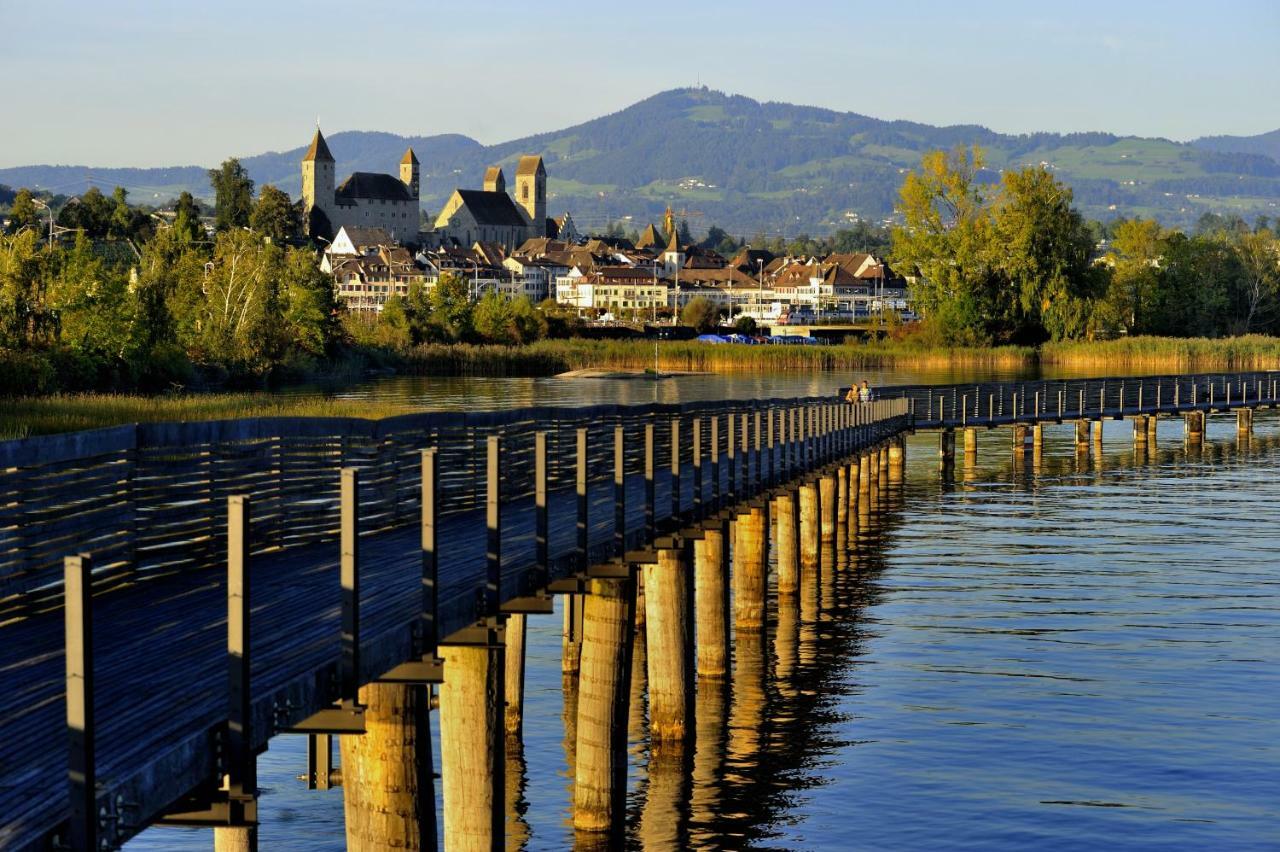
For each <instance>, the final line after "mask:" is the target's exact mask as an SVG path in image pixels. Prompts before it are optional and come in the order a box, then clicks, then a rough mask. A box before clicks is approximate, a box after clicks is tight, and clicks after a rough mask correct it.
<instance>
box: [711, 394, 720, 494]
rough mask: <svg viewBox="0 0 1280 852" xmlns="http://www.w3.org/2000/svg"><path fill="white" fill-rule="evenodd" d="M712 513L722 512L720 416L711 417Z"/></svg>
mask: <svg viewBox="0 0 1280 852" xmlns="http://www.w3.org/2000/svg"><path fill="white" fill-rule="evenodd" d="M710 439H711V444H710V449H711V507H710V511H711V512H718V511H720V415H718V414H713V415H711V435H710Z"/></svg>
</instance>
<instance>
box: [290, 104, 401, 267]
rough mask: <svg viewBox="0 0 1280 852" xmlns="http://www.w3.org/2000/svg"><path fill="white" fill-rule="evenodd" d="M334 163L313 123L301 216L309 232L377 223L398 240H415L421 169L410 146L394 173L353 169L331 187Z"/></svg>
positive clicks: (329, 235) (325, 235) (322, 235)
mask: <svg viewBox="0 0 1280 852" xmlns="http://www.w3.org/2000/svg"><path fill="white" fill-rule="evenodd" d="M335 165H336V164H335V162H334V159H333V154H331V153H330V152H329V145H328V144H327V143H326V142H325V139H324V134H322V133H321V132H320V128H318V127H317V128H316V135H315V136H314V137H312V139H311V147H309V148H308V149H307V152H306V154H304V155H303V157H302V212H303V220H302V221H303V227H304V229H305V230H306V232H307V234H309V235H310V236H312V237H316V238H318V239H321V240H332V239H333V237H334V235H335V234H337V233H338V231H339V230H340V229H341V228H343V227H345V226H351V227H356V228H381V229H382V230H384V231H386V232H387V233H388V234H390V235H391V237H392V239H394V240H398V241H399V242H401V243H415V242H416V241H417V236H418V227H419V222H418V209H419V205H418V199H419V192H420V182H419V181H420V168H419V164H418V158H417V156H416V155H415V154H414V153H413V149H412V148H409V149H406V150H405V152H404V157H403V158H402V159H401V160H400V173H399V175H398V176H397V175H388V174H379V173H375V172H353V173H352V174H351V175H350V176H349V177H348V178H347V179H346V180H344V181H343V182H342V183H341V184H338V185H337V186H335V185H334V180H335V178H334V170H335Z"/></svg>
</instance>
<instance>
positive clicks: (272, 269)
mask: <svg viewBox="0 0 1280 852" xmlns="http://www.w3.org/2000/svg"><path fill="white" fill-rule="evenodd" d="M282 259H283V253H282V252H281V250H280V248H279V247H277V246H273V245H269V244H265V243H264V242H263V240H262V238H261V237H259V236H257V235H256V234H251V233H249V232H247V231H240V230H233V231H226V232H224V233H222V234H219V235H218V239H217V243H216V245H215V247H214V254H213V261H212V264H211V266H210V267H209V269H208V271H207V273H206V275H205V279H204V286H203V292H204V296H205V298H204V303H203V306H202V307H203V311H202V314H203V315H202V318H201V323H200V334H199V337H198V340H199V347H200V349H199V354H200V356H201V357H202V358H205V359H210V360H215V361H219V362H223V363H228V364H230V365H232V366H233V367H235V368H237V369H246V370H249V371H260V370H262V369H265V368H267V367H270V366H271V365H273V364H275V363H278V362H279V360H280V358H281V357H282V356H283V354H284V350H285V348H286V346H287V341H286V339H285V335H284V334H283V331H284V323H283V322H282V319H283V318H282V316H281V298H280V279H281V267H282Z"/></svg>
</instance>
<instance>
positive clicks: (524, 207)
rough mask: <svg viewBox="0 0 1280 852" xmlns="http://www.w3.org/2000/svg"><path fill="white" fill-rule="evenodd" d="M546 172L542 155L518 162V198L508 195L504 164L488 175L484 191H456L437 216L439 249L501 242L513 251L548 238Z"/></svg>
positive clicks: (436, 232)
mask: <svg viewBox="0 0 1280 852" xmlns="http://www.w3.org/2000/svg"><path fill="white" fill-rule="evenodd" d="M548 227H556V225H555V223H554V222H552V223H550V224H549V223H548V221H547V170H546V168H545V167H544V166H543V164H542V158H541V157H538V156H525V157H521V158H520V160H519V162H518V163H517V164H516V192H515V200H514V201H513V200H512V198H511V196H510V195H508V194H507V179H506V176H505V175H503V173H502V168H501V167H499V166H490V167H489V169H488V171H486V172H485V174H484V189H455V190H454V191H453V194H452V195H450V196H449V200H448V201H447V202H445V205H444V209H443V210H441V211H440V215H439V216H437V217H436V221H435V231H434V232H432V234H431V238H432V240H433V241H434V242H436V243H437V244H439V245H445V244H448V243H453V244H456V245H460V246H464V247H470V246H472V245H474V244H475V243H477V242H488V243H497V244H499V245H501V246H503V247H505V248H506V249H507V251H509V252H510V251H512V250H514V249H515V248H517V247H518V246H520V245H521V244H522V243H524V241H525V240H527V239H531V238H533V237H545V236H547V234H548Z"/></svg>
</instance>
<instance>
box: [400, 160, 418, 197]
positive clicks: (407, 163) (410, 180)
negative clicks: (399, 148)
mask: <svg viewBox="0 0 1280 852" xmlns="http://www.w3.org/2000/svg"><path fill="white" fill-rule="evenodd" d="M418 178H419V169H418V157H417V155H415V154H414V153H413V149H412V148H406V149H405V151H404V156H403V157H402V158H401V159H400V182H401V183H403V184H404V185H405V186H407V187H409V194H410V195H412V196H413V200H414V201H417V200H418V199H419V198H420V196H419V194H418Z"/></svg>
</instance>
